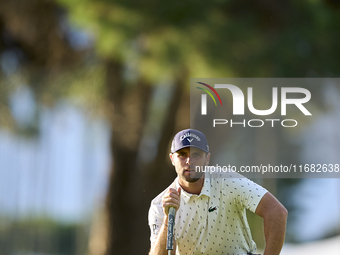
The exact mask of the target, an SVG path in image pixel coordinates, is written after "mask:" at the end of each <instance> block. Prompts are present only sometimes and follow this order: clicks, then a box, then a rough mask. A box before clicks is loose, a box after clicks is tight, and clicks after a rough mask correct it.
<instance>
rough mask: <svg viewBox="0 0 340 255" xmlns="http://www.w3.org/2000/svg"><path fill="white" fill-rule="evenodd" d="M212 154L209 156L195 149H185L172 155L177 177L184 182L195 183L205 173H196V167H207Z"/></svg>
mask: <svg viewBox="0 0 340 255" xmlns="http://www.w3.org/2000/svg"><path fill="white" fill-rule="evenodd" d="M209 158H210V153H209V154H207V153H206V152H205V151H202V150H200V149H198V148H195V147H188V148H183V149H181V150H179V151H176V152H175V153H173V154H170V159H171V162H172V164H173V165H174V166H175V169H176V172H177V175H178V176H179V178H181V179H182V180H183V181H187V182H195V181H197V180H199V179H200V178H201V177H202V176H203V174H204V173H203V172H199V171H198V170H197V172H196V171H195V169H196V166H206V165H208V163H209Z"/></svg>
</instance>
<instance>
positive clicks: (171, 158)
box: [169, 153, 175, 166]
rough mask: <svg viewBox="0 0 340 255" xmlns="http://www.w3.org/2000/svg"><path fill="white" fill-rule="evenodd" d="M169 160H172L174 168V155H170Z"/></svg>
mask: <svg viewBox="0 0 340 255" xmlns="http://www.w3.org/2000/svg"><path fill="white" fill-rule="evenodd" d="M169 158H170V160H171V164H172V165H173V166H174V165H175V164H174V154H172V153H169Z"/></svg>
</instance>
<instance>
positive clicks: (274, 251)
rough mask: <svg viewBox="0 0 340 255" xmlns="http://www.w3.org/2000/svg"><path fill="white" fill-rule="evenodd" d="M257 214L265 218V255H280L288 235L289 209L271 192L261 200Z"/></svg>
mask: <svg viewBox="0 0 340 255" xmlns="http://www.w3.org/2000/svg"><path fill="white" fill-rule="evenodd" d="M255 213H256V214H257V215H259V216H261V217H262V218H263V224H264V235H265V239H266V248H265V250H264V255H279V254H280V252H281V249H282V246H283V243H284V239H285V233H286V222H287V216H288V211H287V209H286V208H285V207H284V206H283V205H282V204H281V203H280V202H279V201H278V200H277V199H276V198H275V197H274V196H273V195H272V194H270V193H269V192H267V193H266V194H265V195H264V196H263V198H262V199H261V201H260V203H259V205H258V206H257V208H256V211H255Z"/></svg>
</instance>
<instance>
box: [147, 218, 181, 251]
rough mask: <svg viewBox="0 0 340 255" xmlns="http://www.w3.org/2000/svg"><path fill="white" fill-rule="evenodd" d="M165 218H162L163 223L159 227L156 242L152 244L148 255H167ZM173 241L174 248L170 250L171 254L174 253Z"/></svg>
mask: <svg viewBox="0 0 340 255" xmlns="http://www.w3.org/2000/svg"><path fill="white" fill-rule="evenodd" d="M167 221H168V220H167V218H166V219H164V220H163V224H162V227H161V229H160V230H159V233H158V236H157V239H156V242H155V243H154V244H153V245H152V247H151V249H150V252H149V255H167V254H168V253H167V250H166V241H167V230H168V228H167V226H166V224H167V223H165V222H167ZM175 247H176V245H175V241H174V250H173V251H172V252H171V255H175Z"/></svg>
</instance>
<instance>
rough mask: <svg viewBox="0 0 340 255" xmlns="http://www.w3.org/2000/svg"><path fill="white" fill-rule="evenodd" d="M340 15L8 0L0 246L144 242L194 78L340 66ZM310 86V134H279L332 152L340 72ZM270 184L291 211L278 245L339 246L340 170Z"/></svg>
mask: <svg viewBox="0 0 340 255" xmlns="http://www.w3.org/2000/svg"><path fill="white" fill-rule="evenodd" d="M339 14H340V4H339V2H338V1H334V0H327V1H326V0H323V1H322V0H299V1H297V0H295V1H292V0H289V1H268V0H259V1H256V2H255V1H245V0H237V1H236V0H228V1H223V0H213V1H201V2H197V1H196V2H191V1H181V2H176V1H172V2H171V1H170V2H164V1H162V2H160V1H153V0H147V1H143V2H138V1H131V0H125V1H120V0H116V1H110V0H96V1H94V0H87V1H80V0H57V1H43V0H26V1H24V0H11V1H9V0H2V1H1V2H0V254H4V255H82V254H87V255H104V254H106V255H111V254H147V252H148V250H149V245H150V244H149V234H150V230H149V227H148V224H147V213H148V209H149V205H150V201H151V199H152V198H154V197H155V196H156V195H157V194H158V193H160V192H161V191H162V190H164V189H165V188H166V187H167V186H168V185H169V183H170V182H171V181H172V180H173V178H175V172H174V170H173V168H172V166H171V165H170V163H169V160H168V158H167V154H168V152H169V147H170V145H169V143H170V141H171V139H172V136H173V135H174V134H175V133H176V132H177V131H179V130H180V129H184V128H187V127H189V125H190V118H189V115H190V114H189V113H190V96H189V92H190V91H189V83H190V78H192V77H196V78H201V77H279V78H287V77H302V78H304V77H339V76H340V63H339V59H340V50H339V47H338V44H339V43H338V42H339V40H340V33H339V31H338V30H339V27H340V15H339ZM312 95H313V100H316V101H319V102H320V104H319V106H320V107H319V108H318V109H317V111H318V112H319V115H318V117H317V118H315V119H314V120H315V121H314V122H313V123H310V125H308V127H307V128H306V129H305V130H303V134H304V135H303V136H299V138H300V139H305V140H304V142H303V143H302V144H303V145H302V146H299V147H296V146H295V147H294V142H295V141H294V140H283V141H282V143H281V145H282V146H287V147H286V148H287V149H286V150H287V151H290V150H291V151H290V153H291V154H294V162H297V163H299V162H300V163H301V162H304V161H305V160H306V158H308V157H310V155H311V153H312V155H315V154H318V155H320V159H321V160H330V161H331V160H337V159H338V155H339V152H340V145H339V142H338V141H339V140H340V139H339V138H340V137H339V132H338V129H337V126H338V125H339V122H340V116H339V111H338V110H339V103H338V95H339V87H336V86H335V87H329V88H327V89H325V90H324V91H319V92H317V93H313V94H312ZM322 122H324V123H325V122H327V123H328V125H326V127H325V126H323V125H320V123H322ZM306 137H307V138H308V139H307V138H306ZM311 138H313V139H311ZM283 139H284V137H283ZM265 145H266V144H263V143H262V144H261V146H260V148H263V146H264V147H265ZM291 148H294V149H293V150H292V149H291ZM324 148H327V150H328V151H332V153H331V154H327V155H325V154H324V153H322V152H323V151H324ZM329 148H331V150H329ZM238 150H240V151H241V152H242V150H247V148H238ZM291 154H288V155H291ZM217 156H218V155H217ZM217 156H216V157H217ZM325 157H327V158H326V159H325ZM315 160H318V159H315ZM257 181H258V182H260V181H261V180H257ZM263 185H264V186H265V187H266V188H267V189H268V190H270V191H271V192H272V193H273V194H275V195H276V196H277V197H278V198H279V199H280V201H281V202H282V203H283V204H284V205H285V206H286V207H287V208H288V210H289V220H288V226H287V237H286V244H285V246H284V248H283V252H282V254H290V255H294V254H308V255H310V254H321V253H327V254H340V239H339V235H340V195H339V194H340V182H339V179H325V178H324V179H278V180H274V179H273V180H271V181H266V182H264V183H263ZM249 218H250V220H251V226H252V231H253V235H254V239H255V240H256V242H257V244H258V247H259V249H260V250H261V249H262V248H263V246H264V240H263V237H262V226H261V224H262V222H261V219H259V218H258V217H255V216H254V215H249Z"/></svg>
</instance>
